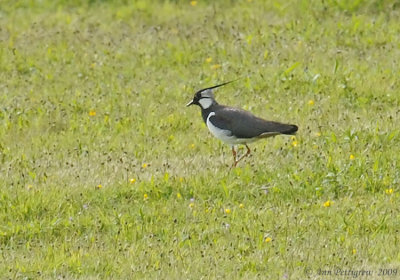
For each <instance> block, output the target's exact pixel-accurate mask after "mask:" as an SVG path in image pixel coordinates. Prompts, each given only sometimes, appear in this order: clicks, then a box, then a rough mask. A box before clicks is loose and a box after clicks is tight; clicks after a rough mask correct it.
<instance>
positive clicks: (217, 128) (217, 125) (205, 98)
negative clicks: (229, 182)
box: [186, 81, 298, 166]
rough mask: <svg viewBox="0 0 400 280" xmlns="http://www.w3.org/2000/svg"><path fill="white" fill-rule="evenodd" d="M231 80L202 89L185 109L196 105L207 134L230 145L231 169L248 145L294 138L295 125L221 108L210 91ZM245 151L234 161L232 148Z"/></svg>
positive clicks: (248, 151)
mask: <svg viewBox="0 0 400 280" xmlns="http://www.w3.org/2000/svg"><path fill="white" fill-rule="evenodd" d="M232 82H233V81H230V82H226V83H223V84H219V85H216V86H212V87H209V88H205V89H201V90H199V91H198V92H196V93H195V95H194V97H193V100H191V101H190V102H189V103H188V104H186V106H191V105H198V106H200V108H201V115H202V117H203V120H204V122H205V123H206V125H207V127H208V129H209V130H210V132H211V133H212V134H213V135H214V136H215V137H216V138H218V139H220V140H221V141H223V142H224V143H226V144H228V145H231V147H232V154H233V160H234V162H233V166H236V165H237V164H238V162H239V161H241V160H242V159H243V158H245V157H246V156H248V155H249V154H250V148H249V146H247V144H248V143H251V142H254V141H257V140H259V139H263V138H268V137H272V136H276V135H279V134H286V135H294V134H295V133H296V131H297V129H298V127H297V126H296V125H293V124H284V123H280V122H275V121H267V120H264V119H261V118H259V117H256V116H254V115H253V114H251V113H250V112H247V111H245V110H242V109H238V108H233V107H229V106H224V105H220V104H218V103H217V101H216V100H215V98H214V95H213V90H214V89H216V88H218V87H221V86H224V85H227V84H229V83H232ZM238 144H242V145H245V146H246V148H247V152H246V154H244V155H243V156H242V157H240V158H239V159H237V157H236V150H235V145H238Z"/></svg>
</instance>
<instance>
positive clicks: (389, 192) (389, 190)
mask: <svg viewBox="0 0 400 280" xmlns="http://www.w3.org/2000/svg"><path fill="white" fill-rule="evenodd" d="M393 192H394V190H393V189H392V188H390V189H386V190H385V193H386V194H392V193H393Z"/></svg>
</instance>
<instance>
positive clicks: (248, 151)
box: [235, 144, 251, 166]
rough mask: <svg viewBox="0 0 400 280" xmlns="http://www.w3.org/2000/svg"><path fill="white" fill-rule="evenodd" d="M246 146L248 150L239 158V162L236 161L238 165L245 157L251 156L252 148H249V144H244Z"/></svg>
mask: <svg viewBox="0 0 400 280" xmlns="http://www.w3.org/2000/svg"><path fill="white" fill-rule="evenodd" d="M244 145H245V146H246V148H247V152H246V153H245V154H244V155H243V156H242V157H241V158H239V159H238V160H237V161H236V164H237V163H238V162H239V161H241V160H242V159H244V158H245V157H247V156H248V155H250V152H251V151H250V148H249V146H247V144H244ZM235 166H236V165H235Z"/></svg>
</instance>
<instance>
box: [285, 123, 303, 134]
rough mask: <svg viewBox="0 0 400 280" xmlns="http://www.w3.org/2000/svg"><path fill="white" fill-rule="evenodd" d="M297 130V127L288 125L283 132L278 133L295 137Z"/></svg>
mask: <svg viewBox="0 0 400 280" xmlns="http://www.w3.org/2000/svg"><path fill="white" fill-rule="evenodd" d="M298 129H299V128H298V127H297V125H294V124H288V125H286V126H285V128H284V130H282V131H280V133H282V134H287V135H295V134H296V132H297V130H298Z"/></svg>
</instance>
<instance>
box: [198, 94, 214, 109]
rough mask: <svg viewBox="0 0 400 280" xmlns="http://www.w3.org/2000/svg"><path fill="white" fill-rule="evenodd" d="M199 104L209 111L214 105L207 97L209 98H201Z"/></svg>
mask: <svg viewBox="0 0 400 280" xmlns="http://www.w3.org/2000/svg"><path fill="white" fill-rule="evenodd" d="M199 103H200V106H201V108H203V109H208V108H209V107H210V106H211V105H212V104H213V101H212V99H211V98H208V97H207V98H201V99H200V100H199Z"/></svg>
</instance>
